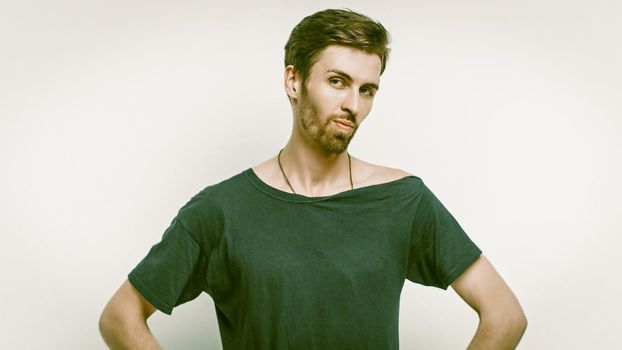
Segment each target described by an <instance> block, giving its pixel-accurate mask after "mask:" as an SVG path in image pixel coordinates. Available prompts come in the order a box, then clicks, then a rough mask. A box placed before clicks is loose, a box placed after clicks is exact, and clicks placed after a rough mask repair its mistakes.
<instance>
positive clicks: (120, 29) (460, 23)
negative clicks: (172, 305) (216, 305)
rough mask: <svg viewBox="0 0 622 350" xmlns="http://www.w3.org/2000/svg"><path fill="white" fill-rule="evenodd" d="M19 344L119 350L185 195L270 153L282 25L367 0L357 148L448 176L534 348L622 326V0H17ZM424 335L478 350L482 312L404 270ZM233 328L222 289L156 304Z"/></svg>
mask: <svg viewBox="0 0 622 350" xmlns="http://www.w3.org/2000/svg"><path fill="white" fill-rule="evenodd" d="M1 7H2V11H0V228H1V231H0V276H1V278H2V282H1V284H0V300H2V301H3V306H2V312H0V348H3V349H43V348H45V349H104V348H105V345H104V343H103V341H102V340H101V338H100V336H99V332H98V329H97V320H98V317H99V314H100V312H101V310H102V308H103V307H104V305H105V303H106V302H107V300H108V299H109V298H110V297H111V295H112V294H113V293H114V291H115V290H116V289H117V288H118V287H119V285H120V284H121V283H122V282H123V280H124V279H125V278H126V275H127V273H128V272H129V271H130V270H131V269H132V268H133V267H134V266H135V265H136V264H137V263H138V261H139V260H140V259H141V258H142V257H143V256H144V255H145V254H146V253H147V251H148V249H149V248H150V246H151V245H152V244H154V243H156V242H157V241H158V240H159V239H160V237H161V235H162V233H163V232H164V230H165V229H166V227H167V226H168V224H169V223H170V221H171V220H172V218H173V217H174V216H175V214H176V212H177V210H178V209H179V208H180V207H181V206H182V205H183V204H184V203H185V202H186V201H187V200H188V199H189V198H190V197H191V196H192V195H194V194H195V193H196V192H198V191H199V190H201V189H202V188H203V187H205V186H207V185H210V184H213V183H216V182H219V181H221V180H224V179H226V178H228V177H230V176H232V175H234V174H235V173H238V172H239V171H242V170H244V169H246V168H248V167H250V166H253V165H255V164H257V163H259V162H261V161H263V160H264V159H267V158H269V157H272V156H273V155H275V154H276V153H277V152H278V150H279V149H280V148H281V147H282V146H283V145H284V144H285V142H286V141H287V138H288V136H289V131H290V127H291V111H290V107H289V104H288V102H287V99H286V97H285V93H284V91H283V87H282V84H283V82H282V75H283V46H284V44H285V41H286V40H287V37H288V35H289V32H290V31H291V29H292V28H293V26H294V25H295V24H296V23H298V22H299V21H300V20H301V19H302V18H303V17H304V16H306V15H309V14H311V13H313V12H315V11H317V10H321V9H324V8H327V7H350V8H352V9H354V10H357V11H360V12H362V13H365V14H367V15H370V16H372V17H374V18H376V19H378V20H380V21H381V22H382V23H383V24H384V25H385V26H386V27H387V29H388V30H389V31H390V32H391V35H392V38H393V42H392V45H391V46H392V49H393V52H392V56H391V58H390V61H389V63H388V67H387V71H386V72H385V74H384V75H383V77H382V81H381V90H380V92H379V94H378V95H377V97H376V100H375V105H374V108H373V110H372V113H371V114H370V116H369V117H368V119H367V120H366V121H365V122H364V123H363V125H362V127H361V129H360V130H359V133H358V134H357V137H355V139H354V141H353V143H352V145H351V147H350V151H351V153H352V154H353V155H355V156H357V157H360V158H363V159H365V160H368V161H371V162H374V163H380V164H384V165H388V166H392V167H398V168H402V169H404V170H406V171H409V172H411V173H413V174H415V175H417V176H419V177H421V178H423V180H424V181H425V182H426V184H427V185H428V186H429V187H430V188H431V189H432V190H433V191H434V192H435V193H436V195H437V196H438V197H439V198H440V199H441V201H442V202H443V203H444V204H445V205H446V206H447V207H448V208H449V210H450V211H451V212H452V213H453V214H454V216H455V217H456V218H457V219H458V221H459V222H460V223H461V225H462V226H463V228H465V230H466V231H467V232H468V233H469V235H470V236H471V238H472V239H473V240H474V241H475V242H476V243H477V244H478V245H479V246H480V247H481V248H482V250H483V251H484V253H485V254H486V255H487V256H488V257H489V258H490V260H491V261H492V262H493V264H494V265H495V266H496V268H497V269H498V270H499V271H500V273H501V274H502V276H503V277H504V278H505V279H506V281H507V282H508V283H509V284H510V286H511V287H512V288H513V290H514V291H515V293H516V295H517V296H518V298H519V300H520V301H521V303H522V305H523V307H524V309H525V311H526V313H527V316H528V318H529V322H530V323H529V328H528V330H527V333H526V334H525V336H524V338H523V342H522V344H521V346H520V348H521V349H585V348H598V349H613V348H617V347H619V345H620V343H621V342H622V335H620V334H621V333H620V332H619V330H620V322H619V314H620V312H622V302H621V301H620V295H622V282H620V277H622V274H621V269H620V262H619V260H618V259H616V254H615V253H616V251H617V250H618V247H619V246H620V244H621V243H622V239H621V238H620V235H621V233H622V232H621V229H620V218H621V217H622V210H621V205H620V198H621V196H622V186H620V182H619V181H620V179H621V178H622V165H621V160H622V141H620V133H621V131H622V86H621V83H620V82H621V81H622V68H621V67H622V66H621V64H620V62H622V48H621V43H620V38H621V37H622V36H621V34H622V24H620V21H619V19H620V16H621V14H622V5H621V3H620V2H619V1H613V0H612V1H599V0H597V1H587V0H581V1H553V0H540V1H533V0H527V1H525V0H523V1H498V2H493V1H483V0H476V1H409V2H406V1H403V2H400V1H364V2H361V1H343V2H332V1H315V2H292V1H263V2H248V3H242V2H236V1H232V2H224V1H223V2H212V1H176V2H172V1H158V0H156V1H133V2H127V1H68V0H67V1H43V0H31V1H20V2H16V1H2V6H1ZM400 311H401V312H400V331H401V335H400V338H401V346H402V348H404V349H411V348H415V347H417V348H420V349H457V348H464V347H466V344H467V343H468V341H469V339H470V337H471V336H472V334H473V332H474V330H475V328H476V326H477V317H476V314H475V313H474V312H473V311H471V310H470V309H469V308H468V306H467V305H466V304H464V303H463V302H462V301H461V299H460V298H459V297H458V296H457V295H456V294H455V293H454V292H453V291H451V289H450V290H448V291H442V290H438V289H433V288H427V287H422V286H417V285H413V284H412V283H410V282H408V281H407V282H406V284H405V286H404V290H403V294H402V299H401V310H400ZM150 325H151V327H152V330H153V331H154V333H155V334H156V336H157V337H158V338H159V339H160V341H161V343H162V344H163V345H164V346H165V347H167V348H173V349H197V348H201V347H203V348H209V349H219V348H220V339H219V335H218V328H217V324H216V321H215V313H214V309H213V303H212V301H211V299H210V298H209V296H207V295H203V296H201V297H199V298H198V299H197V300H195V301H193V302H191V303H188V304H185V305H183V306H181V307H179V308H177V309H176V310H175V311H174V313H173V316H172V317H168V316H165V315H163V314H161V313H157V314H156V315H155V316H154V317H152V318H151V319H150Z"/></svg>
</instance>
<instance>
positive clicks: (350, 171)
mask: <svg viewBox="0 0 622 350" xmlns="http://www.w3.org/2000/svg"><path fill="white" fill-rule="evenodd" d="M281 153H283V149H281V150H280V151H279V155H278V156H277V157H276V159H277V161H278V162H279V169H281V174H283V178H284V179H285V182H286V183H287V186H289V189H290V190H292V193H293V194H296V191H294V188H293V187H292V184H291V183H290V182H289V179H288V178H287V175H285V171H284V170H283V165H282V164H281ZM346 154H347V155H348V171H349V173H350V189H351V190H353V189H354V181H352V158H351V157H350V153H346Z"/></svg>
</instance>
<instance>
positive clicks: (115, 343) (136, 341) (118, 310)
mask: <svg viewBox="0 0 622 350" xmlns="http://www.w3.org/2000/svg"><path fill="white" fill-rule="evenodd" d="M155 310H156V308H155V307H153V305H151V304H150V303H149V302H148V301H147V300H146V299H145V298H143V296H142V295H141V294H140V293H139V292H138V291H137V290H136V289H134V287H133V286H132V285H131V284H130V282H129V281H128V280H125V282H123V284H122V285H121V287H120V288H119V290H117V292H116V293H115V294H114V295H113V296H112V298H111V299H110V301H109V302H108V304H107V305H106V307H105V308H104V311H103V312H102V314H101V317H100V319H99V331H100V332H101V334H102V337H103V338H104V341H105V342H106V344H108V346H109V347H110V348H111V349H145V350H146V349H160V346H159V345H158V342H157V341H156V339H155V338H154V337H153V335H152V334H151V331H149V327H148V326H147V318H149V316H151V315H152V314H153V313H154V312H155Z"/></svg>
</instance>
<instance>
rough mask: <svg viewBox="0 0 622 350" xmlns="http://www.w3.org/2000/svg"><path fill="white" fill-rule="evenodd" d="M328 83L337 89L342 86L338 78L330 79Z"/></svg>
mask: <svg viewBox="0 0 622 350" xmlns="http://www.w3.org/2000/svg"><path fill="white" fill-rule="evenodd" d="M328 81H329V82H330V84H331V85H334V86H338V87H341V86H343V81H341V79H339V78H331V79H329V80H328Z"/></svg>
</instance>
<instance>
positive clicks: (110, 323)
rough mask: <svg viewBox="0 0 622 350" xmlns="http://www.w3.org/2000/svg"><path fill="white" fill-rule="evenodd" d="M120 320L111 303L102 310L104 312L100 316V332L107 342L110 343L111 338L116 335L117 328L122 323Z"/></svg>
mask: <svg viewBox="0 0 622 350" xmlns="http://www.w3.org/2000/svg"><path fill="white" fill-rule="evenodd" d="M119 321H120V320H119V318H118V317H115V315H114V312H113V311H112V310H111V309H110V307H109V305H107V306H106V308H104V311H102V314H101V315H100V316H99V323H98V326H99V333H100V334H101V336H102V338H104V341H105V342H106V343H107V344H109V342H110V339H111V338H112V337H113V336H114V333H115V329H116V328H119V326H120V324H121V322H119Z"/></svg>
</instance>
